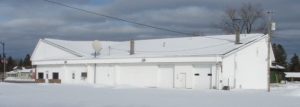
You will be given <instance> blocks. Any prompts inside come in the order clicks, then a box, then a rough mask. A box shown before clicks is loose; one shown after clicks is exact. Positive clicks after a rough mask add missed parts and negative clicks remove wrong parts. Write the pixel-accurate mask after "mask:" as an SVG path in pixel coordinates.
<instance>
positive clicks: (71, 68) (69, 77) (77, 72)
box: [62, 64, 93, 84]
mask: <svg viewBox="0 0 300 107" xmlns="http://www.w3.org/2000/svg"><path fill="white" fill-rule="evenodd" d="M64 69H65V71H64V79H63V81H62V83H72V84H80V83H91V78H93V76H90V75H89V74H90V73H93V72H92V71H89V69H90V68H89V66H88V65H84V64H76V65H65V66H64ZM82 72H87V75H88V76H87V79H83V78H82V77H81V73H82ZM73 74H74V76H75V78H73Z"/></svg>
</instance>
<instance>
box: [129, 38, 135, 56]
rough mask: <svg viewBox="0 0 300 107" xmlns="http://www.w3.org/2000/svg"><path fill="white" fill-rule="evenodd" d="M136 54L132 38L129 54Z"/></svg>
mask: <svg viewBox="0 0 300 107" xmlns="http://www.w3.org/2000/svg"><path fill="white" fill-rule="evenodd" d="M133 54H134V40H133V39H131V40H130V50H129V55H133Z"/></svg>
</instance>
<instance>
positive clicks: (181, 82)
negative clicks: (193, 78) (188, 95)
mask: <svg viewBox="0 0 300 107" xmlns="http://www.w3.org/2000/svg"><path fill="white" fill-rule="evenodd" d="M177 80H178V88H186V73H183V72H181V73H179V74H178V75H177Z"/></svg>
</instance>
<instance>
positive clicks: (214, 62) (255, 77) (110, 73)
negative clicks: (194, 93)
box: [31, 34, 273, 89]
mask: <svg viewBox="0 0 300 107" xmlns="http://www.w3.org/2000/svg"><path fill="white" fill-rule="evenodd" d="M240 38H241V40H240V41H241V44H235V35H216V36H204V37H181V38H167V39H150V40H136V41H134V42H130V41H122V42H113V41H101V43H102V48H103V49H102V50H101V52H100V55H98V56H97V57H96V58H94V50H93V48H92V42H93V41H66V40H56V39H41V40H39V42H38V44H37V46H36V48H35V50H34V52H33V55H32V58H31V60H32V63H33V64H34V65H36V73H37V74H36V75H37V80H40V81H39V82H51V81H52V82H53V80H59V81H56V82H61V83H66V84H71V83H72V84H81V83H86V84H103V85H109V86H116V85H131V86H136V87H158V88H192V89H222V88H223V87H224V86H229V87H230V88H235V89H266V88H267V84H268V75H267V74H268V72H267V70H268V69H267V62H268V61H267V47H268V42H267V39H268V36H267V35H264V34H247V35H246V34H241V37H240ZM130 50H132V51H131V52H132V54H130ZM133 52H134V53H133ZM271 56H273V54H272V55H271ZM95 65H96V66H95Z"/></svg>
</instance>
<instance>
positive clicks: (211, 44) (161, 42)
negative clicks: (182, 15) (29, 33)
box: [33, 34, 265, 60]
mask: <svg viewBox="0 0 300 107" xmlns="http://www.w3.org/2000/svg"><path fill="white" fill-rule="evenodd" d="M263 37H265V35H264V34H241V42H242V43H243V44H238V45H236V44H234V39H235V35H214V36H205V37H199V36H198V37H180V38H164V39H149V40H135V54H134V55H129V47H130V44H129V41H119V42H117V41H114V42H113V41H101V40H100V41H101V44H102V50H101V52H100V53H101V54H100V56H99V57H101V58H124V57H126V58H127V57H162V56H190V55H198V56H201V55H206V56H207V55H213V56H215V55H221V54H224V53H227V52H229V51H231V50H233V49H236V48H239V47H241V46H244V45H247V44H248V43H251V42H253V41H255V40H258V39H261V38H263ZM42 41H44V42H46V43H48V44H50V45H52V46H54V47H57V48H60V49H62V50H65V51H67V52H71V53H72V52H73V53H74V54H79V55H80V56H82V57H81V58H93V53H94V50H93V48H92V41H68V40H57V39H50V38H46V39H43V40H42ZM47 51H49V50H47ZM73 59H78V57H76V58H73ZM33 60H34V59H33Z"/></svg>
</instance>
